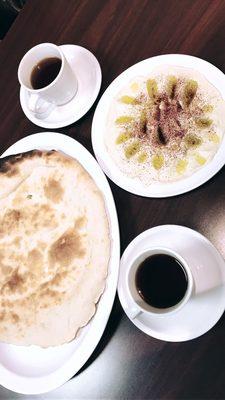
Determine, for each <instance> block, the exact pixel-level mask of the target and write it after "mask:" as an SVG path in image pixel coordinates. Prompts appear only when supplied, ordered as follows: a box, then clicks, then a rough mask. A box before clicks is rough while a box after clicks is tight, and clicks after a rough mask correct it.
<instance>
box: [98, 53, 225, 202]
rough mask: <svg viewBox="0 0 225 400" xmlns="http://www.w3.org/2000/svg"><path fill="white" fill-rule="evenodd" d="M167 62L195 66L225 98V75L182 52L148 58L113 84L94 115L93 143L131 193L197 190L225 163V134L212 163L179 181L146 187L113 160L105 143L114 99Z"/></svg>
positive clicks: (115, 179)
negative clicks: (106, 128)
mask: <svg viewBox="0 0 225 400" xmlns="http://www.w3.org/2000/svg"><path fill="white" fill-rule="evenodd" d="M163 65H169V66H177V67H185V68H192V69H194V70H196V71H198V72H200V73H201V74H203V75H204V76H205V78H206V79H207V80H208V81H209V82H210V83H211V84H212V85H214V86H215V87H216V89H218V90H219V92H220V94H221V96H222V97H223V99H225V76H224V74H223V73H222V72H221V71H220V70H219V69H218V68H216V67H215V66H213V65H212V64H210V63H209V62H207V61H204V60H202V59H200V58H197V57H192V56H188V55H181V54H168V55H162V56H156V57H152V58H148V59H146V60H144V61H141V62H139V63H137V64H135V65H133V66H132V67H130V68H128V69H127V70H126V71H124V72H123V73H122V74H121V75H119V76H118V77H117V78H116V79H115V80H114V81H113V82H112V83H111V84H110V86H109V87H108V88H107V89H106V91H105V93H104V94H103V96H102V97H101V99H100V101H99V103H98V106H97V108H96V111H95V114H94V118H93V123H92V145H93V149H94V152H95V156H96V158H97V160H98V162H99V164H100V166H101V167H102V169H103V170H104V172H105V173H106V175H107V176H108V177H109V178H110V179H111V180H112V181H113V182H114V183H116V184H117V185H118V186H120V187H121V188H123V189H125V190H127V191H128V192H131V193H134V194H138V195H141V196H146V197H169V196H175V195H178V194H181V193H185V192H188V191H190V190H192V189H195V188H197V187H198V186H200V185H202V184H203V183H205V182H206V181H208V180H209V179H210V178H212V176H214V175H215V174H216V173H217V172H218V171H219V170H220V169H221V168H222V167H223V165H224V162H225V159H224V152H225V135H224V137H223V140H222V142H221V144H220V147H219V149H218V151H217V152H216V154H215V156H214V158H213V159H212V160H211V161H210V162H209V163H208V164H206V165H205V166H204V167H202V168H200V169H199V170H198V171H196V172H195V173H194V174H192V175H190V176H188V177H186V178H183V179H180V180H179V181H175V182H168V183H164V182H163V183H160V182H155V183H152V184H150V185H149V186H144V185H143V184H142V183H141V182H140V181H139V180H136V179H134V178H130V177H128V176H126V175H125V174H124V173H122V172H121V170H120V169H119V167H118V166H117V165H116V164H115V162H114V161H113V160H112V159H111V157H110V155H109V154H108V152H107V149H106V146H105V143H104V135H105V127H106V123H107V118H108V111H109V108H110V104H111V102H112V100H113V99H114V98H115V97H116V95H117V94H118V93H119V91H120V90H121V89H123V88H124V86H126V85H127V84H128V83H129V81H131V80H132V79H134V78H136V77H137V76H141V75H143V76H146V75H150V73H151V71H152V70H153V69H155V68H156V67H161V66H163Z"/></svg>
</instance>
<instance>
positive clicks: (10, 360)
mask: <svg viewBox="0 0 225 400" xmlns="http://www.w3.org/2000/svg"><path fill="white" fill-rule="evenodd" d="M33 149H40V150H52V149H55V150H59V151H62V152H64V153H65V154H67V155H69V156H71V157H73V158H75V159H77V160H78V161H79V162H80V163H81V165H82V166H83V167H84V168H85V169H86V170H87V171H88V173H89V174H90V176H91V177H92V178H93V179H94V181H95V183H96V185H97V186H98V188H99V189H100V190H101V192H102V194H103V197H104V199H105V206H106V211H107V215H108V221H109V229H110V237H111V256H110V261H109V267H108V276H107V279H106V287H105V291H104V293H103V294H102V296H101V298H100V300H99V302H98V304H97V310H96V313H95V315H94V317H93V318H92V319H91V321H90V322H89V323H88V324H87V325H86V326H85V327H84V328H82V329H81V330H80V332H79V334H78V336H77V337H76V338H75V339H74V340H72V341H71V342H70V343H66V344H63V345H61V346H56V347H49V348H46V349H44V348H41V347H38V346H15V345H10V344H5V343H0V384H1V385H3V386H5V387H6V388H7V389H10V390H13V391H15V392H18V393H24V394H38V393H44V392H48V391H50V390H53V389H55V388H57V387H59V386H60V385H62V384H63V383H65V382H66V381H67V380H69V379H70V378H72V377H73V376H74V375H75V374H76V373H77V372H78V371H79V369H80V368H81V367H82V366H83V365H84V364H85V362H86V361H87V359H88V358H89V357H90V355H91V353H92V352H93V351H94V349H95V347H96V346H97V344H98V342H99V340H100V338H101V336H102V334H103V331H104V329H105V326H106V323H107V321H108V318H109V315H110V312H111V309H112V305H113V301H114V297H115V293H116V287H117V280H118V272H119V257H120V240H119V229H118V220H117V214H116V208H115V204H114V200H113V196H112V193H111V190H110V187H109V184H108V182H107V180H106V178H105V176H104V174H103V172H102V171H101V169H100V167H99V166H98V164H97V162H96V161H95V159H94V157H92V155H91V154H90V153H89V152H88V151H87V150H86V149H85V148H84V147H83V146H82V145H81V144H80V143H78V142H77V141H76V140H74V139H72V138H70V137H68V136H66V135H63V134H59V133H54V132H42V133H37V134H34V135H31V136H27V137H25V138H24V139H21V140H19V141H18V142H16V143H15V144H14V145H12V146H11V147H10V148H9V149H8V150H6V151H5V153H4V154H2V156H1V157H3V156H9V155H11V154H17V153H20V152H25V151H29V150H33Z"/></svg>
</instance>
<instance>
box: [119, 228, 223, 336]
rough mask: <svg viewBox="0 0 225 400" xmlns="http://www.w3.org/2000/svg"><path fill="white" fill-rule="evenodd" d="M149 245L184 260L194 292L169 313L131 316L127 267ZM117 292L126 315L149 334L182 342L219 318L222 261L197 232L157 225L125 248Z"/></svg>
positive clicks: (202, 331) (212, 324)
mask: <svg viewBox="0 0 225 400" xmlns="http://www.w3.org/2000/svg"><path fill="white" fill-rule="evenodd" d="M149 247H155V248H157V247H167V248H169V249H171V250H173V251H175V252H177V253H178V254H180V255H181V257H182V258H183V259H184V260H185V261H186V262H187V264H188V266H189V268H190V270H191V272H192V276H193V281H194V291H193V294H192V296H191V298H190V299H189V300H188V302H187V303H186V304H185V305H184V306H183V307H182V308H181V309H180V310H177V311H176V312H174V313H173V314H171V315H165V314H164V315H154V316H152V315H149V314H148V313H146V312H143V313H141V314H138V315H137V316H136V317H135V318H133V315H132V310H133V307H134V306H135V304H134V302H133V300H132V297H131V295H130V293H129V291H128V287H127V284H126V282H127V274H128V269H129V266H130V265H131V264H132V262H133V260H134V259H135V258H136V256H137V254H139V253H142V252H143V251H144V250H146V249H148V248H149ZM118 294H119V299H120V302H121V304H122V307H123V309H124V311H125V313H126V314H127V316H128V318H129V319H130V320H131V321H132V322H133V323H134V325H136V326H137V327H138V328H139V329H140V330H142V331H143V332H145V333H146V334H147V335H149V336H153V337H155V338H157V339H161V340H166V341H169V342H182V341H186V340H191V339H194V338H196V337H198V336H201V335H203V334H204V333H205V332H207V331H208V330H209V329H211V328H212V327H213V326H214V325H215V324H216V322H217V321H218V320H219V319H220V317H221V315H222V314H223V312H224V309H225V263H224V260H223V258H222V256H221V255H220V253H219V252H218V251H217V250H216V248H215V247H214V246H213V245H212V243H211V242H210V241H209V240H208V239H206V238H205V237H204V236H203V235H201V234H200V233H198V232H196V231H194V230H192V229H189V228H186V227H184V226H177V225H161V226H157V227H154V228H151V229H148V230H147V231H145V232H143V233H141V234H140V235H139V236H137V237H136V238H135V239H134V240H133V241H132V242H131V243H130V244H129V245H128V247H127V248H126V250H125V252H124V253H123V256H122V258H121V262H120V276H119V283H118Z"/></svg>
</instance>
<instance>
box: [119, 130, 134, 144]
mask: <svg viewBox="0 0 225 400" xmlns="http://www.w3.org/2000/svg"><path fill="white" fill-rule="evenodd" d="M130 137H131V134H130V132H122V133H120V135H119V136H117V139H116V144H122V143H124V142H126V141H127V140H128V139H130Z"/></svg>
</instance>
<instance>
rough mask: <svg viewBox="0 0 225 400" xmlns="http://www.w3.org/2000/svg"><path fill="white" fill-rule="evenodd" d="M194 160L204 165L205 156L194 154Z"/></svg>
mask: <svg viewBox="0 0 225 400" xmlns="http://www.w3.org/2000/svg"><path fill="white" fill-rule="evenodd" d="M195 160H196V161H197V163H198V164H200V165H204V164H205V163H206V158H205V157H202V156H201V155H200V154H196V155H195Z"/></svg>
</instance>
